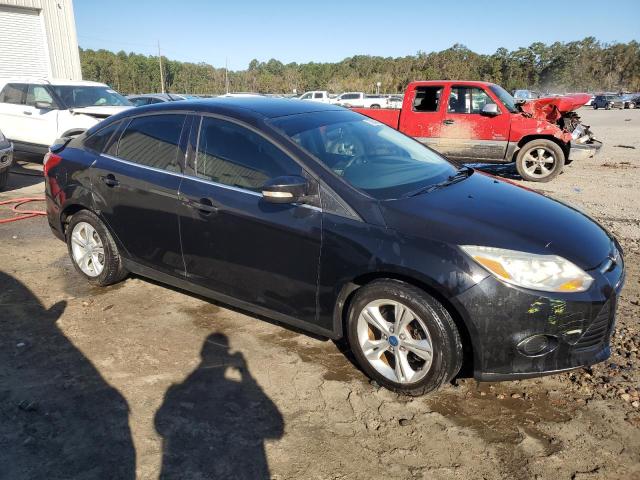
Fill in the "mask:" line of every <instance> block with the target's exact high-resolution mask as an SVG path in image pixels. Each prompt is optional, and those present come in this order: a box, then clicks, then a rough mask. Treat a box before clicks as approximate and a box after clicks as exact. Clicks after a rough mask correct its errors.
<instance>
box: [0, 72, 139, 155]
mask: <svg viewBox="0 0 640 480" xmlns="http://www.w3.org/2000/svg"><path fill="white" fill-rule="evenodd" d="M131 107H132V104H131V102H129V100H127V99H126V98H125V97H123V96H122V95H120V94H119V93H118V92H116V91H115V90H113V89H111V88H110V87H109V86H108V85H105V84H104V83H97V82H87V81H71V80H44V79H39V78H12V79H0V130H2V131H3V132H4V134H5V135H6V137H7V138H8V139H9V140H11V141H12V142H13V145H14V149H15V151H16V152H24V153H30V154H42V155H44V154H45V153H46V152H47V150H48V148H49V145H51V144H52V143H54V141H55V140H56V139H57V138H60V137H67V136H75V135H79V134H81V133H83V132H84V131H85V130H87V129H89V128H91V127H92V126H94V125H95V124H96V123H98V122H100V121H101V120H103V119H105V118H107V117H108V116H110V115H113V114H115V113H119V112H121V111H123V110H126V109H128V108H131Z"/></svg>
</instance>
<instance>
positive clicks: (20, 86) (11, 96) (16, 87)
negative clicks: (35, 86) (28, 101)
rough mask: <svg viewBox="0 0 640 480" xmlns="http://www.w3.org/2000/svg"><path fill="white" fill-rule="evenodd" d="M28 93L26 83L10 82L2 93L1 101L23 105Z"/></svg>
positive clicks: (0, 94)
mask: <svg viewBox="0 0 640 480" xmlns="http://www.w3.org/2000/svg"><path fill="white" fill-rule="evenodd" d="M26 93H27V85H26V84H24V83H8V84H7V85H6V86H5V87H4V88H3V89H2V92H1V93H0V102H2V103H13V104H16V105H23V104H24V101H25V96H26Z"/></svg>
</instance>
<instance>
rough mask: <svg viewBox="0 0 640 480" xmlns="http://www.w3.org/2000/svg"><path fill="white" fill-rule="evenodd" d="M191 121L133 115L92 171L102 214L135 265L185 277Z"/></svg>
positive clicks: (178, 116) (178, 115) (180, 116)
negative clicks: (184, 206)
mask: <svg viewBox="0 0 640 480" xmlns="http://www.w3.org/2000/svg"><path fill="white" fill-rule="evenodd" d="M190 119H191V117H189V116H188V115H186V114H184V113H162V114H157V113H156V114H147V115H141V116H138V117H134V118H133V119H131V120H130V121H127V122H125V123H126V125H123V127H122V128H121V129H120V131H119V132H118V133H117V134H116V138H115V139H114V140H113V141H112V143H111V144H110V145H109V146H108V147H107V149H106V151H105V152H104V153H102V154H101V155H100V156H99V157H98V159H97V162H96V164H95V166H94V168H93V169H92V175H93V178H92V187H93V195H94V201H95V204H96V208H97V209H98V211H99V213H100V216H101V217H102V218H103V219H104V220H105V222H106V223H107V225H108V226H109V228H110V230H111V232H112V233H113V234H114V235H115V236H116V237H117V239H118V240H119V242H120V243H121V245H122V247H123V248H124V249H125V251H126V253H127V256H128V257H129V258H130V259H131V260H133V261H135V262H136V263H138V264H140V265H142V266H145V267H151V268H154V269H156V270H160V271H162V272H164V273H168V274H171V275H177V276H184V263H183V261H182V252H181V249H180V235H179V232H178V228H179V226H178V208H179V201H178V187H179V185H180V182H181V180H182V174H181V170H180V166H179V165H180V162H179V157H180V156H181V155H182V156H184V152H185V148H186V147H185V145H186V135H187V133H184V136H183V130H185V132H186V131H187V130H188V127H189V125H188V124H189V122H190Z"/></svg>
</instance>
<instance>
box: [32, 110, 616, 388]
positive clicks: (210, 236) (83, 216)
mask: <svg viewBox="0 0 640 480" xmlns="http://www.w3.org/2000/svg"><path fill="white" fill-rule="evenodd" d="M44 171H45V178H46V196H47V212H48V219H49V224H50V226H51V229H52V231H53V233H54V234H55V235H56V236H57V237H58V238H59V239H60V240H63V241H64V242H66V244H67V247H68V251H69V255H70V257H71V259H72V261H73V264H74V266H75V268H76V270H77V271H78V273H79V274H81V275H83V276H84V277H85V278H86V279H87V281H89V282H91V283H92V284H94V285H99V286H106V285H110V284H113V283H116V282H119V281H121V280H122V279H124V278H125V277H126V276H127V275H128V274H129V273H134V274H137V275H141V276H145V277H149V278H151V279H154V280H156V281H159V282H163V283H166V284H168V285H172V286H175V287H178V288H181V289H184V290H186V291H190V292H194V293H196V294H199V295H202V296H206V297H209V298H211V299H215V300H217V301H220V302H223V303H226V304H229V305H232V306H235V307H236V308H240V309H243V310H245V311H249V312H254V313H256V314H260V315H264V316H267V317H270V318H273V319H275V320H277V321H280V322H283V323H286V324H289V325H292V326H294V327H297V328H300V329H304V330H306V331H309V332H312V333H314V334H316V335H321V336H324V337H326V338H331V339H336V340H337V339H344V340H346V342H348V345H349V346H350V348H351V350H352V351H353V355H354V357H355V359H356V360H357V362H358V363H359V365H360V367H361V368H362V370H363V371H364V372H365V373H366V374H367V375H368V376H369V377H371V378H372V379H374V380H376V381H377V382H378V383H379V384H381V385H383V386H385V387H387V388H389V389H392V390H394V391H398V392H404V393H409V394H414V395H417V394H423V393H426V392H429V391H432V390H434V389H437V388H438V387H439V386H440V385H442V384H443V383H445V382H447V381H450V380H451V379H452V378H453V377H454V376H455V375H456V374H458V372H459V371H460V369H461V368H462V366H463V365H464V366H465V370H467V369H468V371H469V372H471V373H472V374H473V376H474V377H475V378H477V379H479V380H492V381H493V380H508V379H519V378H528V377H534V376H539V375H543V374H550V373H555V372H561V371H564V370H568V369H573V368H577V367H581V366H585V365H591V364H594V363H597V362H601V361H603V360H605V359H606V358H607V357H608V356H609V354H610V349H609V340H610V336H611V333H612V330H613V327H614V319H615V311H616V304H617V298H618V296H619V293H620V290H621V288H622V285H623V282H624V262H623V257H622V253H621V248H620V245H619V244H618V242H617V241H616V239H615V238H613V236H611V235H610V234H609V233H608V232H607V231H606V230H605V229H604V228H602V227H601V226H600V225H599V224H598V223H597V222H595V221H594V220H592V219H590V218H589V217H588V216H587V215H585V214H583V213H581V212H580V211H578V210H576V209H574V208H572V207H569V206H567V205H564V204H562V203H560V202H558V201H555V200H552V199H550V198H548V197H546V196H544V195H541V194H539V193H535V192H533V191H531V190H528V189H525V188H522V187H520V186H517V185H514V184H512V183H510V182H508V181H505V180H501V179H498V178H495V177H493V176H490V175H487V174H484V173H481V172H479V171H475V170H473V169H470V168H466V167H463V168H461V169H457V168H456V167H454V166H453V165H452V164H451V163H449V162H448V161H447V160H446V159H445V158H443V157H442V156H441V155H439V154H438V153H436V152H434V151H433V150H431V149H429V148H428V147H425V146H423V145H422V144H420V143H418V142H417V141H415V140H413V139H411V138H409V137H407V136H405V135H403V134H402V133H399V132H397V131H395V130H393V129H391V128H389V127H387V126H385V125H383V124H381V123H379V122H377V121H375V120H372V119H370V118H367V117H364V116H362V115H360V114H357V113H355V112H351V111H348V110H345V109H343V108H340V107H336V106H332V105H325V104H320V103H312V102H301V101H294V100H277V99H268V98H259V97H256V98H226V99H214V100H206V101H183V102H171V103H165V104H158V105H151V106H144V107H139V108H137V109H133V110H128V111H126V112H123V113H121V114H118V115H114V116H112V117H110V118H109V119H107V120H105V121H103V122H102V123H100V124H99V125H97V126H95V127H93V128H91V129H89V130H88V131H87V132H86V133H85V134H83V135H81V136H78V137H75V138H73V139H61V140H59V141H57V142H56V144H55V145H53V146H52V147H51V149H50V152H49V153H48V154H47V156H46V159H45V165H44ZM149 328H153V325H152V324H149Z"/></svg>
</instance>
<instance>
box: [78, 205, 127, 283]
mask: <svg viewBox="0 0 640 480" xmlns="http://www.w3.org/2000/svg"><path fill="white" fill-rule="evenodd" d="M66 239H67V249H68V251H69V256H70V257H71V263H73V266H74V268H75V269H76V271H77V272H78V273H80V274H81V275H82V276H84V277H85V278H86V279H87V281H88V282H89V283H91V284H92V285H95V286H99V287H106V286H107V285H112V284H114V283H117V282H119V281H121V280H122V279H124V278H125V277H126V276H127V274H128V273H129V272H127V270H126V269H125V268H124V265H123V263H122V257H121V256H120V252H119V251H118V247H117V246H116V243H115V242H114V240H113V237H112V236H111V233H109V230H108V229H107V227H106V226H105V225H104V223H102V221H101V220H100V219H99V218H98V216H97V215H96V214H95V213H93V212H91V211H89V210H80V211H79V212H78V213H76V214H74V215H73V216H72V217H71V219H70V221H69V222H68V226H67V228H66ZM83 259H84V261H83Z"/></svg>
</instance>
